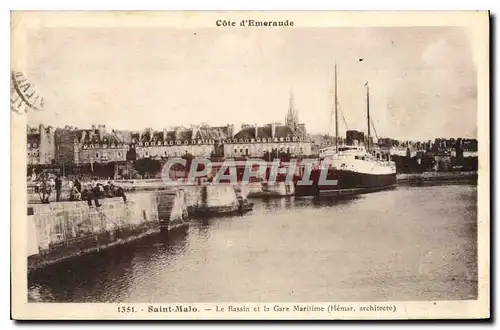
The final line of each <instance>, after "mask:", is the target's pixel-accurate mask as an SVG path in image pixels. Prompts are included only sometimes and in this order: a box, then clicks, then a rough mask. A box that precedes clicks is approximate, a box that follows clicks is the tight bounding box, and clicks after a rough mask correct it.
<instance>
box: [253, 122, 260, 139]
mask: <svg viewBox="0 0 500 330" xmlns="http://www.w3.org/2000/svg"><path fill="white" fill-rule="evenodd" d="M254 128H255V138H258V137H259V126H257V124H255V125H254Z"/></svg>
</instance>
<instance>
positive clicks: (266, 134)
mask: <svg viewBox="0 0 500 330" xmlns="http://www.w3.org/2000/svg"><path fill="white" fill-rule="evenodd" d="M301 128H302V129H303V130H304V131H305V128H304V127H303V126H302V127H301ZM303 130H295V129H294V128H293V127H290V126H287V125H281V124H276V123H273V124H268V125H265V126H256V125H243V126H242V129H241V130H240V131H239V132H238V133H236V134H235V136H234V138H233V139H229V140H227V141H223V143H224V156H225V157H243V156H246V157H263V156H264V155H265V154H266V153H271V152H276V153H278V155H279V154H283V153H287V154H290V155H291V156H300V155H311V149H312V140H310V139H309V138H308V137H307V136H306V134H305V132H304V131H303Z"/></svg>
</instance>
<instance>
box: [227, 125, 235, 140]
mask: <svg viewBox="0 0 500 330" xmlns="http://www.w3.org/2000/svg"><path fill="white" fill-rule="evenodd" d="M227 135H228V136H227V137H228V138H231V139H232V138H233V136H234V125H227Z"/></svg>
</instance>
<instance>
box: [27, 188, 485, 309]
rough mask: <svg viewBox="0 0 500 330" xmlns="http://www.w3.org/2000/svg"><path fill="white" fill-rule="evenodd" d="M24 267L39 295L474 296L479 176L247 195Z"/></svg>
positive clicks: (235, 298) (162, 298)
mask: <svg viewBox="0 0 500 330" xmlns="http://www.w3.org/2000/svg"><path fill="white" fill-rule="evenodd" d="M254 203H255V208H254V210H253V211H252V212H250V213H248V214H245V215H243V216H232V217H219V218H211V219H197V220H191V225H190V227H189V229H188V230H187V232H186V233H185V234H181V235H179V236H178V237H176V238H174V239H167V238H165V237H164V236H162V235H155V236H149V237H146V238H144V239H141V240H140V241H137V242H135V243H133V244H130V245H127V246H121V247H118V248H116V249H112V250H109V251H105V252H101V253H98V254H95V255H91V256H88V257H83V258H80V259H77V260H73V261H71V262H69V263H64V264H59V265H56V266H54V267H49V268H46V269H45V270H43V272H40V273H37V274H34V275H33V276H31V277H30V278H29V284H28V295H29V301H32V302H34V301H38V302H136V303H139V302H143V303H148V302H167V303H176V302H278V301H281V302H348V301H374V302H375V301H387V300H392V301H410V300H412V301H415V300H417V301H418V300H457V299H476V298H477V290H478V285H477V281H478V275H477V267H478V263H477V186H476V185H443V186H424V187H408V186H400V187H398V188H396V189H394V190H389V191H382V192H377V193H371V194H366V195H361V196H358V197H355V198H349V199H343V200H335V199H321V200H315V199H312V198H294V197H284V198H276V199H256V200H254Z"/></svg>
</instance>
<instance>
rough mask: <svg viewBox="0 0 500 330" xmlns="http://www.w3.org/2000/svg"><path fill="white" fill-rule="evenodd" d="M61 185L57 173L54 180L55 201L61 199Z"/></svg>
mask: <svg viewBox="0 0 500 330" xmlns="http://www.w3.org/2000/svg"><path fill="white" fill-rule="evenodd" d="M61 187H62V180H61V176H60V175H57V177H56V182H55V188H56V202H59V201H60V200H61Z"/></svg>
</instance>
